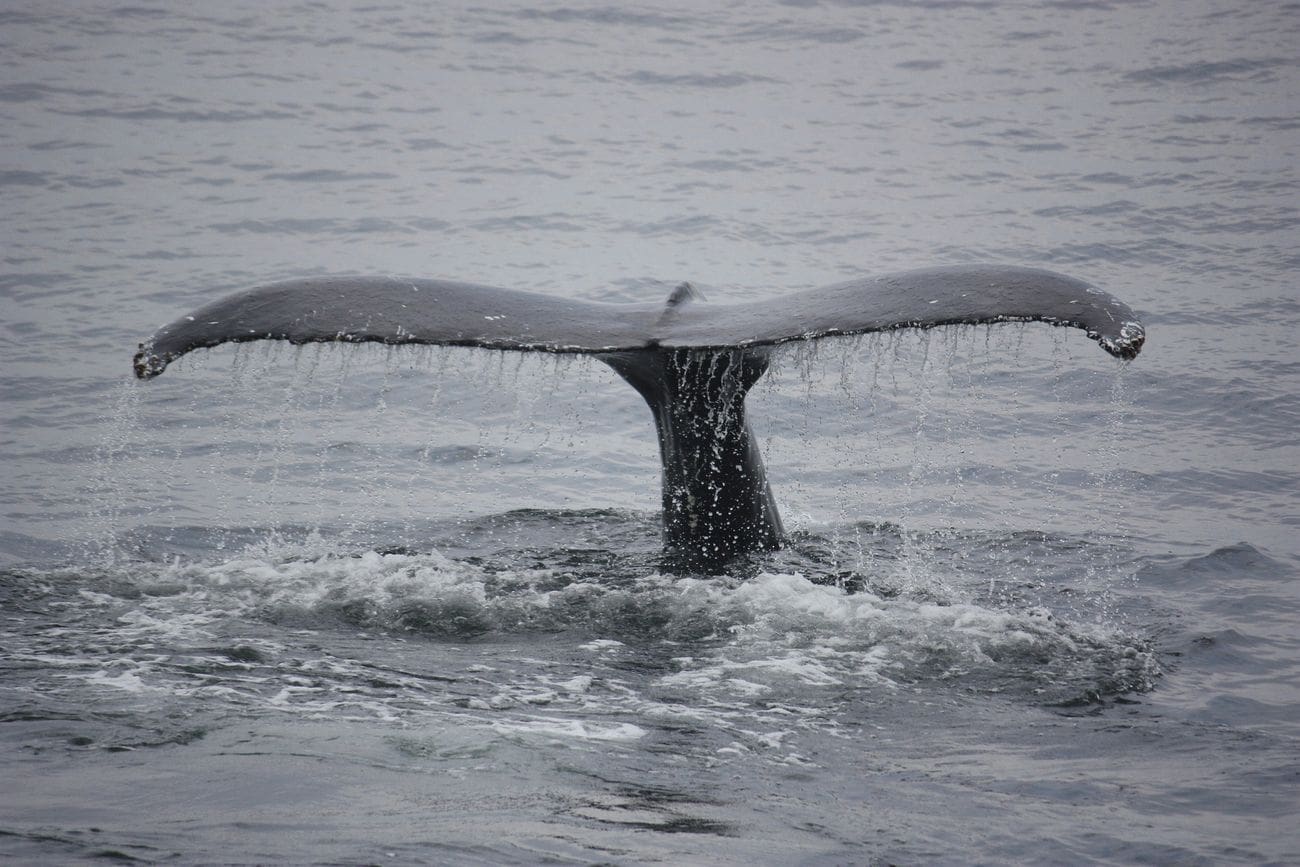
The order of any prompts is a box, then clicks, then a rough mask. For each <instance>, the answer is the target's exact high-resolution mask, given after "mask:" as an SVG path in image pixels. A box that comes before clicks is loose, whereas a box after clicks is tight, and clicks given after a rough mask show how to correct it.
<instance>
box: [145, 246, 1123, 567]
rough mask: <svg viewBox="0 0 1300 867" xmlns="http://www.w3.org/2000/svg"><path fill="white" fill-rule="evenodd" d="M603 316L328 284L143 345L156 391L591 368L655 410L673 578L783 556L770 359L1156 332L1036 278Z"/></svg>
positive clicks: (390, 283)
mask: <svg viewBox="0 0 1300 867" xmlns="http://www.w3.org/2000/svg"><path fill="white" fill-rule="evenodd" d="M696 301H697V297H696V294H695V292H694V290H692V289H691V287H690V285H689V284H685V283H684V284H682V285H681V286H679V287H677V289H676V290H674V292H673V293H672V295H671V296H670V297H669V298H668V300H667V302H666V303H665V304H662V305H659V304H607V303H601V302H593V301H578V300H572V299H563V298H555V297H552V296H549V295H541V294H537V293H533V292H520V291H516V290H511V289H496V288H493V287H490V286H476V285H473V284H468V283H455V282H450V281H444V280H401V279H397V278H390V277H322V278H307V279H302V280H291V281H287V282H284V283H277V284H273V285H270V286H263V287H258V288H254V289H249V290H247V291H245V292H240V293H237V294H235V295H231V296H228V297H226V298H223V299H221V300H218V301H215V302H213V303H211V304H209V305H207V306H206V307H203V308H201V309H199V310H197V311H195V312H194V313H193V314H190V315H189V316H185V317H182V318H181V319H178V320H177V321H176V322H173V323H171V324H170V325H166V326H164V327H162V328H160V329H159V330H158V331H157V332H155V333H154V335H153V336H152V337H150V338H149V339H148V340H147V341H145V342H144V343H142V344H140V351H139V352H138V353H136V356H135V373H136V376H138V377H139V378H141V379H150V378H152V377H154V376H157V375H158V374H160V373H162V372H163V371H164V370H165V369H166V367H167V365H168V364H169V363H170V362H171V361H173V360H174V359H176V358H179V357H180V356H181V355H184V354H185V353H187V352H189V351H191V350H194V349H199V348H203V347H211V346H217V345H219V344H222V343H228V342H232V341H233V342H242V341H248V340H267V339H270V340H287V341H289V342H290V343H294V344H304V343H313V342H322V341H340V342H350V343H360V342H379V343H386V344H406V343H418V344H437V345H444V346H478V347H485V348H489V349H511V350H521V351H534V352H557V353H558V352H562V353H581V354H587V355H594V356H595V357H597V358H599V359H600V360H601V361H603V362H605V363H606V364H608V365H609V366H610V367H612V368H613V369H614V370H615V371H616V372H617V373H618V374H619V375H620V376H622V377H623V379H625V380H627V382H628V383H629V384H631V385H632V387H633V388H635V389H636V390H637V392H638V393H640V395H641V396H642V397H643V398H644V399H645V401H646V403H647V404H648V405H649V406H650V410H651V412H652V413H653V414H654V420H655V427H656V430H657V431H658V434H659V452H660V457H661V459H662V461H663V521H664V547H665V551H666V553H667V555H668V558H669V562H670V563H671V564H673V565H674V566H680V567H683V568H688V569H698V570H704V571H715V570H718V569H721V568H722V567H724V566H725V565H726V563H727V562H728V561H730V560H732V559H733V558H735V557H736V556H738V555H741V554H746V553H751V552H756V551H766V550H772V549H775V548H778V547H780V545H781V542H782V539H783V536H784V533H783V530H782V527H781V518H780V515H779V514H778V513H777V509H776V504H775V502H774V501H773V499H772V492H771V489H770V488H769V487H768V484H767V474H766V472H765V471H764V469H763V461H762V457H761V455H760V454H759V450H758V446H757V444H756V442H755V440H754V436H753V433H752V432H751V431H750V429H749V426H748V424H747V422H746V420H745V395H746V394H747V393H748V391H749V389H750V387H751V386H753V384H754V383H755V382H756V381H758V379H759V378H760V377H761V376H762V375H763V373H764V372H765V371H766V370H767V366H768V361H769V358H770V354H771V351H772V348H773V347H774V346H777V345H779V344H782V343H787V342H790V341H793V340H811V339H815V338H818V337H826V336H829V335H836V334H844V335H849V334H864V333H868V332H873V331H890V330H894V329H899V328H933V327H936V326H940V325H954V324H970V325H976V324H984V323H993V322H1029V321H1034V322H1046V323H1049V324H1052V325H1060V326H1069V327H1075V328H1081V329H1083V330H1084V331H1086V332H1087V334H1088V336H1089V337H1091V338H1093V339H1094V340H1096V341H1097V342H1098V343H1099V344H1100V345H1101V347H1102V348H1103V349H1105V350H1106V351H1107V352H1109V353H1110V354H1111V355H1114V356H1116V357H1118V358H1123V359H1131V358H1134V357H1136V356H1137V354H1138V352H1139V351H1140V350H1141V348H1142V343H1143V341H1144V340H1145V336H1146V335H1145V331H1144V329H1143V327H1142V325H1141V323H1140V322H1139V321H1138V319H1137V317H1136V315H1134V313H1133V311H1132V310H1130V309H1129V308H1128V306H1127V305H1125V304H1124V303H1123V302H1121V301H1119V300H1117V299H1115V298H1114V297H1112V296H1110V295H1108V294H1106V293H1105V292H1102V291H1101V290H1100V289H1097V288H1095V287H1092V286H1090V285H1088V284H1087V283H1084V282H1082V281H1080V280H1076V279H1074V278H1072V277H1066V276H1064V275H1062V274H1055V273H1053V272H1051V271H1042V270H1039V269H1034V268H1017V267H1003V266H958V267H950V268H927V269H922V270H918V271H906V272H902V273H898V274H889V275H884V276H881V277H872V278H864V279H859V280H851V281H848V282H846V283H838V284H835V285H833V286H827V287H824V288H821V289H813V290H810V291H806V292H800V293H795V294H791V295H786V296H782V297H778V298H772V299H768V300H764V301H754V302H748V303H743V304H728V305H708V304H700V303H695V302H696Z"/></svg>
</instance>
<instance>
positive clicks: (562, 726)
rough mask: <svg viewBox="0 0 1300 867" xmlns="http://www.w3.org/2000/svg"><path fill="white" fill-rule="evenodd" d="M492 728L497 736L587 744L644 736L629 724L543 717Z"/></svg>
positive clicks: (508, 721) (494, 724) (627, 739)
mask: <svg viewBox="0 0 1300 867" xmlns="http://www.w3.org/2000/svg"><path fill="white" fill-rule="evenodd" d="M492 728H493V729H494V730H495V731H497V732H500V733H501V734H523V735H531V736H537V735H545V736H553V737H563V738H576V739H579V740H588V741H635V740H639V739H641V738H643V737H645V735H646V730H645V729H643V728H641V727H640V726H638V725H633V724H632V723H598V722H592V721H589V720H575V719H549V718H543V717H536V718H533V719H529V720H501V721H497V722H494V723H492Z"/></svg>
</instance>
